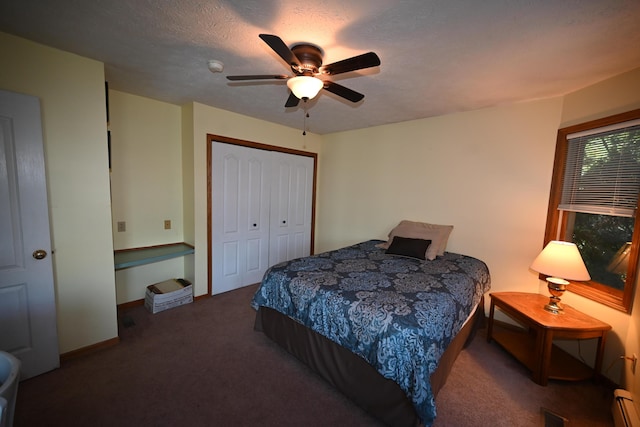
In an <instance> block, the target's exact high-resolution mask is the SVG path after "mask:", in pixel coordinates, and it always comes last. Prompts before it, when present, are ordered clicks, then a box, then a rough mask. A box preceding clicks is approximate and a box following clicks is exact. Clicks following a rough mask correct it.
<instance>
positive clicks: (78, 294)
mask: <svg viewBox="0 0 640 427" xmlns="http://www.w3.org/2000/svg"><path fill="white" fill-rule="evenodd" d="M0 57H2V58H3V62H2V66H1V67H0V88H2V89H5V90H10V91H14V92H20V93H25V94H29V95H34V96H37V97H38V98H40V102H41V104H40V105H41V109H42V122H43V132H44V135H43V139H44V149H45V164H46V169H47V182H48V187H49V189H48V190H49V206H50V224H51V233H52V244H53V250H54V251H55V253H54V255H53V266H54V283H55V291H56V299H57V309H58V310H57V312H58V341H59V347H60V352H61V353H66V352H69V351H72V350H76V349H78V348H81V347H85V346H89V345H92V344H96V343H99V342H102V341H105V340H109V339H111V338H114V337H116V336H117V335H118V330H117V320H116V305H115V303H116V301H115V287H114V271H113V244H112V240H111V239H112V234H111V207H110V196H109V169H108V161H107V159H108V157H107V124H106V108H105V93H104V68H103V64H102V63H100V62H97V61H93V60H90V59H87V58H83V57H80V56H77V55H73V54H70V53H66V52H62V51H60V50H56V49H52V48H49V47H45V46H43V45H40V44H36V43H32V42H29V41H26V40H24V39H21V38H17V37H14V36H10V35H7V34H4V33H0Z"/></svg>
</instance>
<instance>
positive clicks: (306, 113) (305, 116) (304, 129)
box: [302, 99, 309, 136]
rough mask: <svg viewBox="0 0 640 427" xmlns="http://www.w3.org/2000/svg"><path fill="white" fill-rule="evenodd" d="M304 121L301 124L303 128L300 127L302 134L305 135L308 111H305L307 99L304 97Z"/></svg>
mask: <svg viewBox="0 0 640 427" xmlns="http://www.w3.org/2000/svg"><path fill="white" fill-rule="evenodd" d="M303 107H304V122H303V126H304V128H303V129H302V135H304V136H306V135H307V117H309V112H308V111H307V100H306V99H304V106H303Z"/></svg>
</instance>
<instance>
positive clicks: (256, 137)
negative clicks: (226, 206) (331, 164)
mask: <svg viewBox="0 0 640 427" xmlns="http://www.w3.org/2000/svg"><path fill="white" fill-rule="evenodd" d="M183 109H186V110H185V111H184V113H183V117H187V118H189V117H190V118H191V119H192V121H191V122H190V123H185V124H184V126H191V127H192V129H193V130H192V132H191V131H183V135H187V137H188V136H189V135H190V134H191V133H192V134H193V140H192V143H193V177H194V178H193V180H194V185H193V200H187V198H186V197H185V204H192V205H193V212H194V217H193V232H191V231H190V230H188V231H186V233H185V235H189V236H191V235H192V236H193V242H190V243H193V244H194V245H195V248H196V251H195V271H194V277H195V282H194V293H195V295H203V294H206V293H207V280H208V279H207V275H208V272H207V258H208V253H207V144H206V143H207V134H214V135H220V136H226V137H229V138H236V139H242V140H246V141H253V142H259V143H262V144H269V145H275V146H279V147H286V148H293V149H297V150H303V151H309V152H313V153H320V151H321V150H320V147H321V140H322V138H321V137H320V136H318V135H314V134H312V133H309V132H307V135H306V136H303V135H302V131H301V130H299V129H292V128H288V127H285V126H281V125H277V124H274V123H269V122H265V121H263V120H257V119H253V118H249V117H247V116H243V115H241V114H236V113H231V112H229V111H225V110H220V109H218V108H213V107H208V106H206V105H202V104H198V103H193V104H191V105H188V106H185V107H183ZM183 144H184V143H183ZM318 162H319V163H320V164H321V162H322V160H321V155H320V154H319V155H318Z"/></svg>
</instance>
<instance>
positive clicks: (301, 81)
mask: <svg viewBox="0 0 640 427" xmlns="http://www.w3.org/2000/svg"><path fill="white" fill-rule="evenodd" d="M287 86H288V87H289V89H291V92H293V94H294V95H295V96H296V97H298V98H300V99H303V98H307V99H313V98H314V97H315V96H316V95H317V94H318V92H320V89H322V86H324V83H323V82H322V80H320V79H317V78H315V77H311V76H297V77H292V78H290V79H289V80H287Z"/></svg>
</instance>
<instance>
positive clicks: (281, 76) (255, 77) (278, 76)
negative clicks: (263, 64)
mask: <svg viewBox="0 0 640 427" xmlns="http://www.w3.org/2000/svg"><path fill="white" fill-rule="evenodd" d="M289 77H290V76H287V75H284V74H265V75H260V74H256V75H247V76H227V79H229V80H272V79H276V80H286V79H288V78H289Z"/></svg>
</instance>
